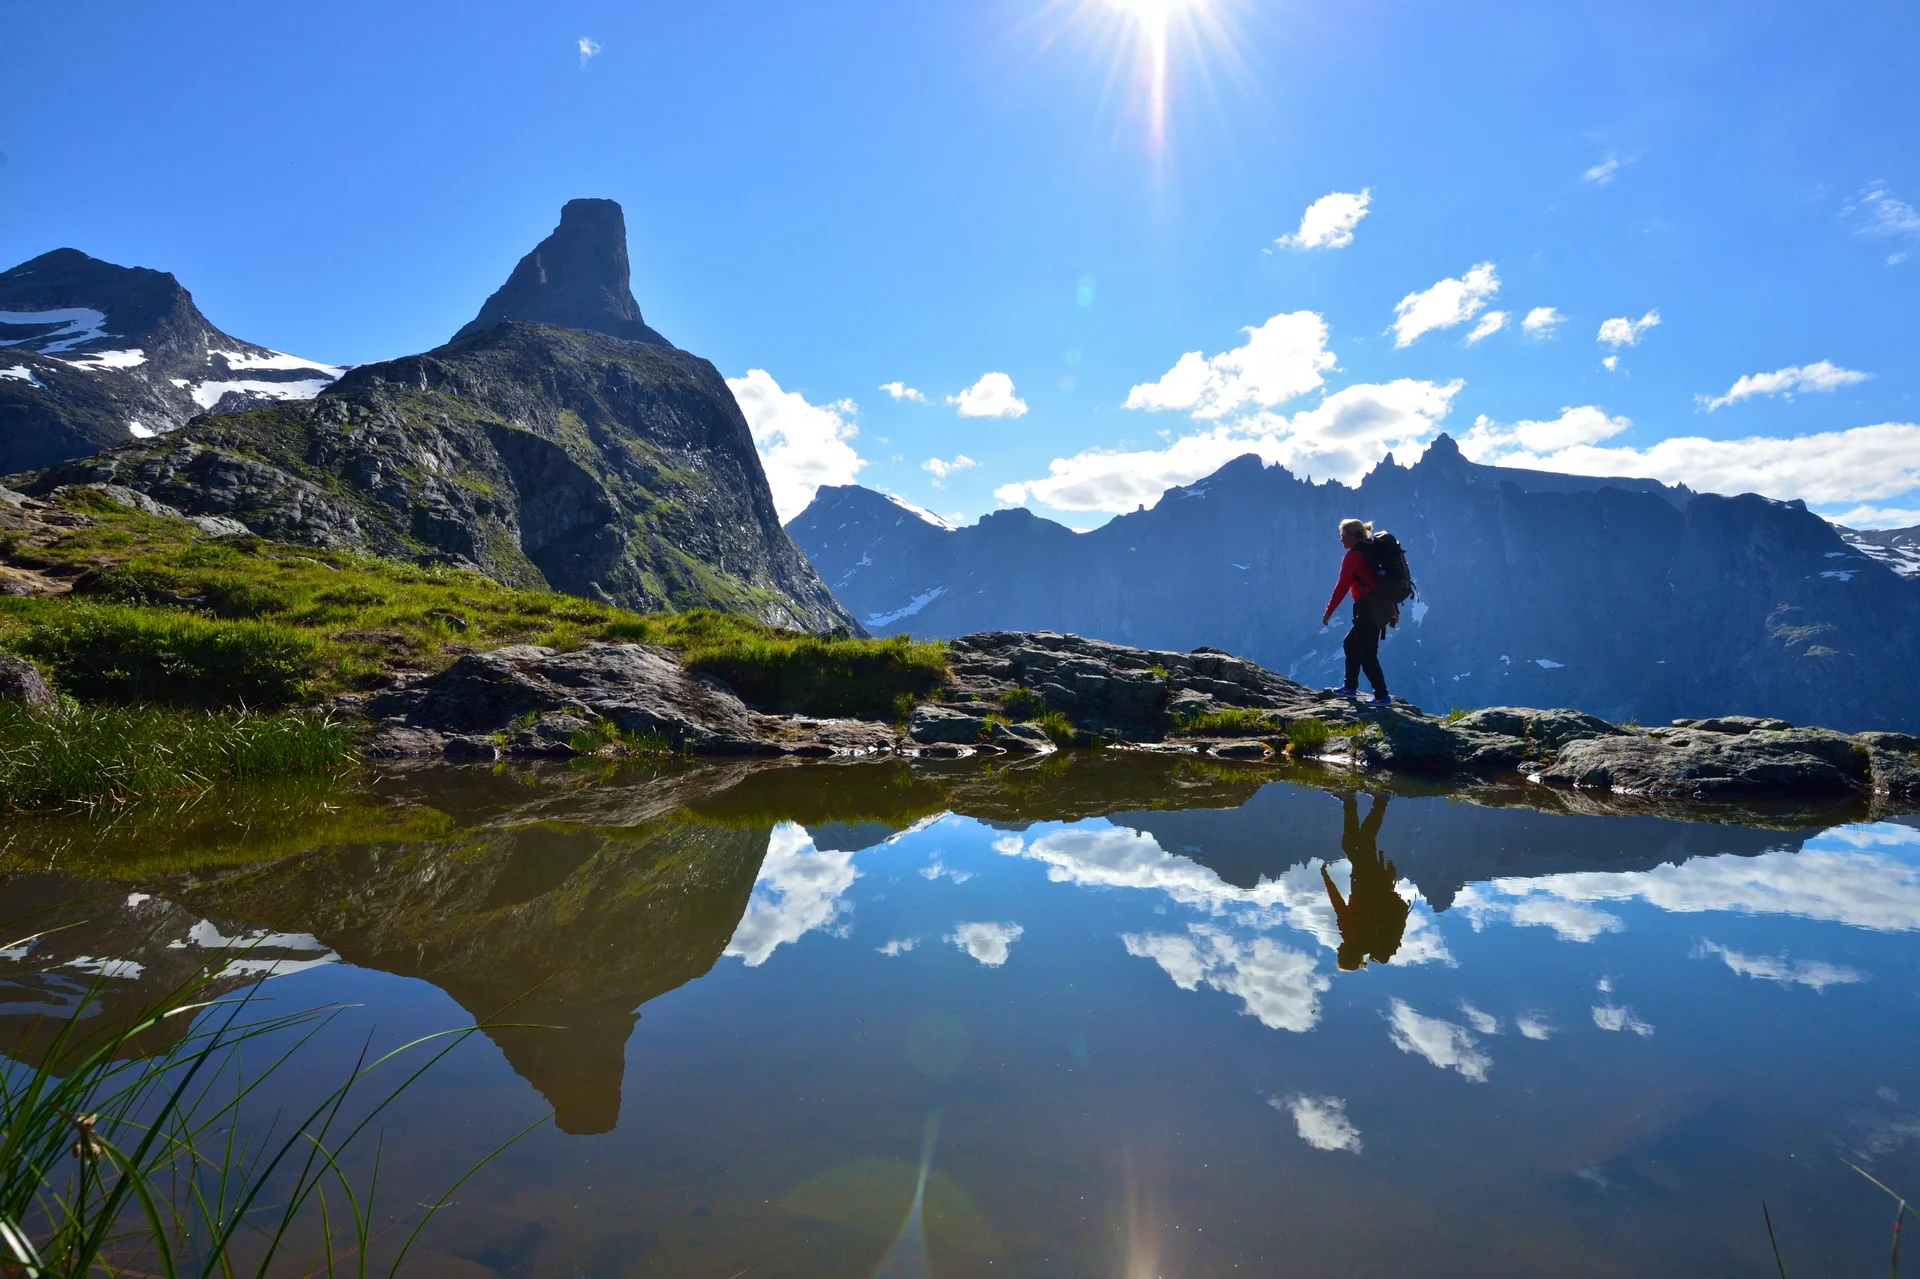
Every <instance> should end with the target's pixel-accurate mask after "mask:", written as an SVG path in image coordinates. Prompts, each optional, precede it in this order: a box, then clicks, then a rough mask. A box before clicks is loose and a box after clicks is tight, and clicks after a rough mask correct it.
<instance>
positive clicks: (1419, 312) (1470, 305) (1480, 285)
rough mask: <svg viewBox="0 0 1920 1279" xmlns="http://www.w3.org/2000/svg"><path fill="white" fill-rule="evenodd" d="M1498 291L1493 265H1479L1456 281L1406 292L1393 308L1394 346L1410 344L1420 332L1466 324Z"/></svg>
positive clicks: (1497, 276) (1443, 282)
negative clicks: (1419, 290)
mask: <svg viewBox="0 0 1920 1279" xmlns="http://www.w3.org/2000/svg"><path fill="white" fill-rule="evenodd" d="M1499 291H1500V277H1499V275H1498V274H1497V273H1496V272H1495V271H1494V266H1493V263H1491V262H1482V263H1480V264H1479V265H1478V266H1476V267H1474V268H1473V269H1472V270H1470V271H1468V272H1467V273H1466V274H1465V275H1463V276H1461V277H1460V278H1459V279H1457V280H1441V281H1440V282H1439V283H1437V284H1435V285H1434V286H1433V287H1432V288H1430V289H1426V290H1424V291H1423V292H1420V293H1409V294H1407V296H1405V297H1403V298H1401V299H1400V302H1399V305H1397V306H1395V307H1394V308H1393V312H1394V315H1395V317H1396V318H1395V320H1394V322H1393V329H1392V332H1393V344H1394V346H1396V347H1404V346H1409V345H1411V344H1412V343H1413V342H1414V340H1415V339H1417V338H1418V337H1419V336H1420V335H1421V334H1423V333H1430V332H1432V331H1433V330H1434V329H1450V328H1452V327H1453V326H1454V325H1456V324H1465V323H1466V322H1467V321H1468V320H1471V319H1472V318H1473V317H1474V316H1476V315H1478V314H1479V313H1480V311H1481V309H1482V308H1483V307H1485V306H1486V305H1487V299H1489V298H1491V297H1492V296H1493V295H1494V294H1496V293H1498V292H1499Z"/></svg>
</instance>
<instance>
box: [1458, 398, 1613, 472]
mask: <svg viewBox="0 0 1920 1279" xmlns="http://www.w3.org/2000/svg"><path fill="white" fill-rule="evenodd" d="M1632 425H1633V422H1632V421H1631V420H1630V419H1628V418H1624V417H1608V416H1607V415H1606V413H1605V411H1604V410H1602V409H1600V408H1597V407H1596V406H1594V405H1591V404H1585V405H1581V406H1580V407H1579V408H1562V409H1561V410H1560V416H1559V417H1557V418H1552V419H1549V420H1547V421H1543V422H1536V421H1520V422H1513V423H1510V424H1504V425H1503V424H1502V423H1499V422H1496V421H1494V420H1493V419H1492V418H1490V417H1488V416H1486V414H1484V413H1483V414H1481V415H1480V416H1479V417H1477V418H1475V419H1474V420H1473V429H1472V430H1470V431H1468V432H1467V434H1466V436H1465V438H1463V439H1462V440H1461V441H1460V451H1461V452H1462V453H1463V454H1465V455H1466V456H1467V458H1468V459H1469V460H1470V461H1474V462H1481V461H1488V460H1490V459H1494V458H1498V457H1500V456H1501V455H1503V454H1506V453H1509V452H1514V451H1524V452H1527V453H1531V454H1538V453H1552V452H1555V451H1556V450H1559V449H1567V448H1572V447H1574V446H1575V445H1580V444H1597V443H1598V442H1600V441H1601V440H1604V439H1609V438H1611V437H1612V436H1615V435H1618V434H1619V433H1620V432H1622V431H1624V430H1626V429H1627V428H1628V427H1630V426H1632Z"/></svg>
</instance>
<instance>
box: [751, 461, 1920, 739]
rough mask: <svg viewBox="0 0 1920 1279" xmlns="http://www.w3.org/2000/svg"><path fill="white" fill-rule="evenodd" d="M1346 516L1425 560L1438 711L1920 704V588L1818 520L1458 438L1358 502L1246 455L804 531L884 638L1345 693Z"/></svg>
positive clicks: (1797, 508)
mask: <svg viewBox="0 0 1920 1279" xmlns="http://www.w3.org/2000/svg"><path fill="white" fill-rule="evenodd" d="M1346 516H1357V517H1360V518H1364V519H1370V520H1373V521H1374V522H1375V523H1376V524H1377V525H1378V526H1379V527H1382V528H1387V529H1391V530H1392V531H1394V532H1395V533H1396V534H1397V535H1398V536H1399V537H1400V539H1401V541H1402V542H1403V544H1404V545H1405V546H1406V548H1407V552H1408V556H1409V558H1410V560H1411V563H1412V568H1413V573H1414V576H1415V578H1416V579H1417V580H1418V582H1419V585H1420V588H1421V593H1420V599H1419V600H1418V601H1417V602H1416V603H1415V604H1414V605H1413V606H1412V607H1410V608H1409V609H1408V610H1407V614H1406V620H1405V622H1404V623H1403V625H1402V626H1401V628H1400V629H1399V630H1398V631H1395V632H1392V633H1391V635H1390V638H1389V640H1388V642H1387V644H1386V646H1385V648H1384V650H1383V661H1384V663H1385V665H1386V669H1387V674H1388V678H1389V680H1390V681H1391V683H1392V687H1393V690H1394V692H1396V693H1397V694H1400V695H1402V696H1405V697H1408V698H1409V699H1411V700H1413V701H1415V702H1417V703H1421V704H1424V705H1427V706H1431V707H1441V708H1445V707H1449V706H1454V705H1458V706H1462V707H1473V706H1490V705H1518V704H1524V705H1548V706H1577V707H1580V708H1582V709H1584V710H1588V711H1591V712H1593V713H1594V714H1598V715H1602V716H1604V717H1606V718H1608V719H1611V720H1615V721H1624V720H1628V719H1632V718H1635V717H1637V718H1639V719H1641V720H1643V721H1646V722H1649V723H1653V722H1664V721H1665V720H1667V719H1671V718H1674V717H1676V716H1694V715H1710V714H1716V713H1735V712H1736V711H1737V712H1738V713H1750V714H1759V715H1778V716H1783V717H1786V718H1789V719H1794V720H1797V721H1799V722H1808V723H1826V724H1835V725H1838V726H1842V727H1850V728H1855V729H1868V728H1892V729H1899V728H1906V727H1911V720H1912V719H1913V716H1914V714H1915V709H1914V708H1915V707H1916V706H1920V671H1916V669H1915V666H1914V663H1913V662H1912V661H1911V659H1910V656H1909V655H1908V650H1909V648H1910V646H1911V642H1912V636H1913V635H1915V634H1920V583H1916V582H1914V581H1911V580H1907V579H1903V578H1901V577H1899V576H1898V575H1897V574H1895V573H1894V572H1893V571H1892V569H1890V568H1889V567H1887V566H1886V565H1885V564H1882V563H1880V562H1878V561H1876V560H1874V559H1872V558H1869V557H1868V556H1866V555H1864V554H1862V553H1861V552H1860V551H1859V550H1858V549H1857V548H1855V547H1853V546H1850V545H1849V544H1848V543H1847V542H1846V541H1844V540H1842V538H1841V536H1840V534H1839V533H1838V532H1837V531H1836V530H1835V529H1834V528H1833V526H1832V525H1830V524H1828V523H1827V522H1826V521H1824V520H1822V519H1820V518H1819V517H1818V516H1815V515H1813V514H1812V513H1810V512H1808V511H1807V510H1806V509H1805V507H1804V506H1803V505H1802V504H1800V503H1783V502H1774V501H1769V500H1768V499H1765V498H1761V497H1758V496H1754V495H1751V494H1748V495H1745V496H1739V497H1722V496H1718V495H1713V494H1696V493H1692V492H1690V491H1688V490H1686V489H1684V488H1679V487H1669V486H1663V485H1659V484H1656V483H1653V482H1651V481H1618V480H1612V479H1606V478H1594V477H1579V476H1561V475H1546V474H1544V473H1534V472H1526V471H1510V470H1508V469H1506V468H1500V467H1489V466H1480V465H1477V464H1474V463H1471V462H1468V461H1467V460H1466V459H1465V458H1463V457H1462V456H1461V455H1460V452H1459V449H1458V447H1457V446H1456V445H1455V444H1454V442H1453V441H1452V440H1451V439H1450V438H1448V437H1446V436H1444V435H1443V436H1441V437H1440V438H1439V439H1438V440H1436V441H1435V443H1434V444H1433V445H1432V446H1430V447H1429V449H1428V450H1427V453H1426V455H1425V456H1424V457H1422V458H1421V460H1420V461H1419V462H1418V463H1416V464H1414V465H1413V466H1411V467H1406V466H1400V465H1397V464H1395V463H1394V462H1393V461H1392V459H1388V460H1387V462H1385V463H1383V464H1382V465H1381V466H1380V467H1378V468H1376V469H1375V470H1374V471H1373V472H1372V473H1370V474H1369V475H1368V476H1367V477H1366V478H1365V479H1364V480H1363V481H1362V482H1361V483H1360V484H1359V485H1358V486H1356V487H1352V488H1350V487H1347V486H1345V485H1341V484H1335V483H1328V484H1314V483H1310V482H1307V481H1303V480H1300V479H1298V478H1296V477H1295V476H1293V475H1292V474H1291V473H1289V472H1288V471H1286V470H1285V469H1284V468H1281V467H1264V466H1262V465H1261V464H1260V462H1259V460H1258V459H1257V458H1255V457H1252V456H1250V455H1249V456H1246V457H1242V458H1239V459H1236V460H1235V461H1233V462H1230V463H1228V464H1227V465H1226V466H1224V467H1222V468H1221V469H1220V470H1219V471H1217V472H1215V473H1214V474H1213V475H1211V476H1208V477H1207V478H1205V479H1203V480H1200V481H1198V482H1197V483H1195V484H1192V485H1188V486H1185V487H1183V488H1175V489H1171V490H1169V491H1168V492H1167V493H1166V495H1165V496H1164V497H1163V498H1162V499H1161V500H1160V502H1159V503H1158V504H1157V505H1156V506H1155V507H1154V508H1153V509H1151V510H1146V511H1139V512H1135V513H1133V514H1129V515H1123V516H1121V517H1119V518H1117V519H1114V520H1112V521H1111V522H1109V523H1108V524H1106V525H1104V526H1102V527H1101V528H1098V529H1095V530H1094V531H1092V532H1090V533H1085V534H1076V533H1074V532H1072V531H1071V530H1069V529H1067V528H1065V527H1063V526H1061V525H1059V524H1055V523H1053V522H1052V521H1049V520H1044V519H1041V518H1040V517H1038V516H1036V515H1034V514H1032V513H1031V512H1029V511H1026V510H1025V509H1020V508H1016V509H1013V510H1004V511H998V512H995V513H994V514H992V515H988V516H986V517H983V518H982V519H981V520H980V522H979V523H978V524H975V525H973V526H970V527H968V528H963V529H958V530H951V531H949V530H943V529H940V528H937V527H935V526H933V525H930V524H928V523H926V522H925V521H924V520H917V519H916V518H915V517H914V516H913V515H912V514H911V512H909V511H907V510H905V509H904V508H902V507H901V506H900V505H898V504H897V503H895V502H893V501H891V500H889V499H888V498H887V497H886V496H885V495H883V494H878V493H874V492H872V491H870V490H866V489H862V488H860V487H858V486H855V485H848V486H842V487H834V488H823V489H822V490H821V491H820V493H819V495H818V497H817V498H816V499H815V501H814V503H813V505H812V506H810V507H809V508H808V509H807V510H806V511H803V512H802V513H801V514H800V515H799V516H797V517H796V518H795V519H794V520H793V521H792V522H791V523H790V524H789V525H788V531H789V532H790V533H791V534H792V535H793V537H794V540H795V541H796V542H798V543H799V544H800V546H801V548H802V549H803V550H805V551H806V552H807V554H808V555H809V557H811V558H812V560H813V562H814V565H815V567H816V568H817V569H819V571H820V573H821V575H822V577H824V578H825V579H826V580H827V582H828V583H829V584H830V585H831V586H832V587H833V590H834V591H835V593H836V595H837V596H838V598H839V599H840V601H841V602H842V603H843V604H844V605H846V606H847V608H848V609H849V611H851V612H852V613H853V614H854V615H855V616H856V617H857V618H859V619H860V620H861V621H862V622H863V623H864V624H865V625H866V626H867V627H868V628H869V629H871V630H873V631H874V632H875V633H881V634H892V633H897V632H901V631H907V630H911V631H912V632H914V633H915V634H919V635H926V636H952V635H962V634H967V633H970V632H976V631H986V630H1022V629H1037V628H1050V629H1053V630H1058V631H1067V632H1073V633H1077V634H1082V635H1087V636H1092V637H1097V638H1102V639H1109V640H1112V641H1114V642H1117V643H1127V644H1138V645H1143V646H1148V647H1157V648H1168V649H1177V650H1184V649H1192V648H1195V647H1199V646H1202V645H1207V646H1212V647H1216V648H1221V649H1225V650H1227V651H1229V652H1234V653H1240V654H1244V655H1245V656H1247V657H1249V658H1251V659H1252V660H1255V661H1258V662H1260V663H1261V664H1262V665H1265V666H1267V667H1269V668H1271V669H1273V670H1275V671H1278V672H1281V673H1283V674H1286V675H1289V676H1291V677H1293V678H1296V679H1300V680H1303V681H1308V682H1314V683H1320V684H1335V683H1338V682H1339V680H1340V676H1341V666H1342V661H1341V654H1340V640H1341V637H1342V634H1343V631H1344V627H1343V626H1341V625H1338V624H1337V625H1336V626H1335V627H1334V628H1331V629H1328V630H1324V631H1323V630H1322V629H1321V628H1320V626H1319V620H1320V615H1321V611H1322V609H1323V608H1324V607H1325V604H1326V599H1327V594H1328V592H1329V591H1330V589H1331V588H1332V585H1333V580H1334V577H1335V574H1336V571H1337V567H1338V562H1339V553H1340V552H1339V545H1338V542H1337V540H1336V537H1335V533H1334V529H1335V526H1336V523H1337V521H1338V520H1340V519H1341V518H1343V517H1346Z"/></svg>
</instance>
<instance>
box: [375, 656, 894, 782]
mask: <svg viewBox="0 0 1920 1279" xmlns="http://www.w3.org/2000/svg"><path fill="white" fill-rule="evenodd" d="M340 705H341V706H342V707H343V708H348V709H353V710H356V711H360V712H362V713H364V714H365V715H366V716H367V717H368V718H369V719H371V720H372V721H373V722H374V725H375V731H374V735H373V738H372V740H371V742H370V744H369V747H368V749H369V753H371V754H373V755H375V756H406V755H446V756H449V757H452V758H463V759H473V758H485V759H493V758H497V757H498V756H500V755H502V754H509V755H572V754H580V753H585V752H588V751H591V750H593V749H595V747H596V746H597V745H598V744H599V743H600V742H602V741H611V740H615V736H616V735H617V736H618V737H624V738H626V739H628V740H629V741H637V742H638V743H640V744H642V745H645V746H648V747H653V748H665V749H669V750H672V751H676V752H684V753H688V754H699V755H835V754H864V753H868V752H872V751H878V750H887V749H891V748H892V747H893V745H894V740H895V739H894V734H893V732H892V729H891V728H890V727H888V726H886V725H880V724H872V723H867V722H865V721H861V720H837V719H812V718H807V717H804V716H780V715H767V714H761V713H758V712H755V711H753V710H751V709H749V708H748V707H747V706H746V704H745V703H743V702H742V701H741V700H740V699H739V698H738V697H737V696H735V695H734V693H733V692H732V690H730V689H728V688H727V687H726V686H725V685H723V684H721V683H719V682H718V681H716V680H710V679H705V678H702V677H700V676H696V675H692V674H690V673H689V672H688V671H687V670H686V668H685V667H683V666H681V665H680V663H679V662H678V661H676V660H675V659H674V658H673V656H672V655H671V654H670V653H668V652H667V651H666V650H664V649H656V648H650V647H647V646H645V645H641V644H590V645H587V646H586V647H584V648H580V649H576V650H574V651H573V652H570V653H557V652H555V651H554V650H553V649H550V648H543V647H539V646H536V645H531V644H519V645H514V646H512V647H509V648H498V649H494V650H493V651H492V652H487V653H473V654H469V655H467V656H465V657H462V658H460V659H459V660H458V661H456V662H455V663H454V664H453V665H452V666H450V667H448V668H447V669H446V670H444V671H440V672H438V673H437V674H433V675H428V676H421V677H416V678H413V679H410V680H405V681H402V682H401V683H399V684H398V685H396V686H395V687H392V688H389V689H385V690H383V691H381V692H379V693H376V694H374V695H372V696H371V697H368V698H365V699H361V698H359V697H350V698H348V699H345V700H343V701H342V702H341V703H340Z"/></svg>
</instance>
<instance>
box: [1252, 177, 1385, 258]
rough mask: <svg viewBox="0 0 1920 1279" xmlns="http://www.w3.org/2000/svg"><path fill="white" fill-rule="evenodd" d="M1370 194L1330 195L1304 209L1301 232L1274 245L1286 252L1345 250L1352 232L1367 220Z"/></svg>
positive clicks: (1342, 193) (1288, 236)
mask: <svg viewBox="0 0 1920 1279" xmlns="http://www.w3.org/2000/svg"><path fill="white" fill-rule="evenodd" d="M1372 199H1373V190H1372V188H1371V187H1369V188H1366V189H1364V190H1362V191H1360V192H1358V193H1357V194H1356V193H1354V192H1351V191H1333V192H1330V193H1328V194H1326V195H1323V196H1321V197H1320V198H1319V199H1318V200H1315V201H1314V202H1313V203H1312V204H1309V205H1308V206H1307V211H1306V212H1305V213H1304V214H1302V215H1301V217H1300V229H1299V230H1298V231H1295V232H1294V233H1293V234H1291V235H1283V236H1281V237H1280V238H1279V239H1278V240H1275V241H1274V243H1275V244H1278V245H1280V246H1282V247H1283V248H1288V249H1344V248H1346V247H1347V246H1348V245H1349V244H1352V243H1353V229H1354V228H1355V227H1356V226H1359V225H1360V219H1361V218H1364V217H1366V216H1367V205H1368V204H1369V203H1371V202H1372Z"/></svg>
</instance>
